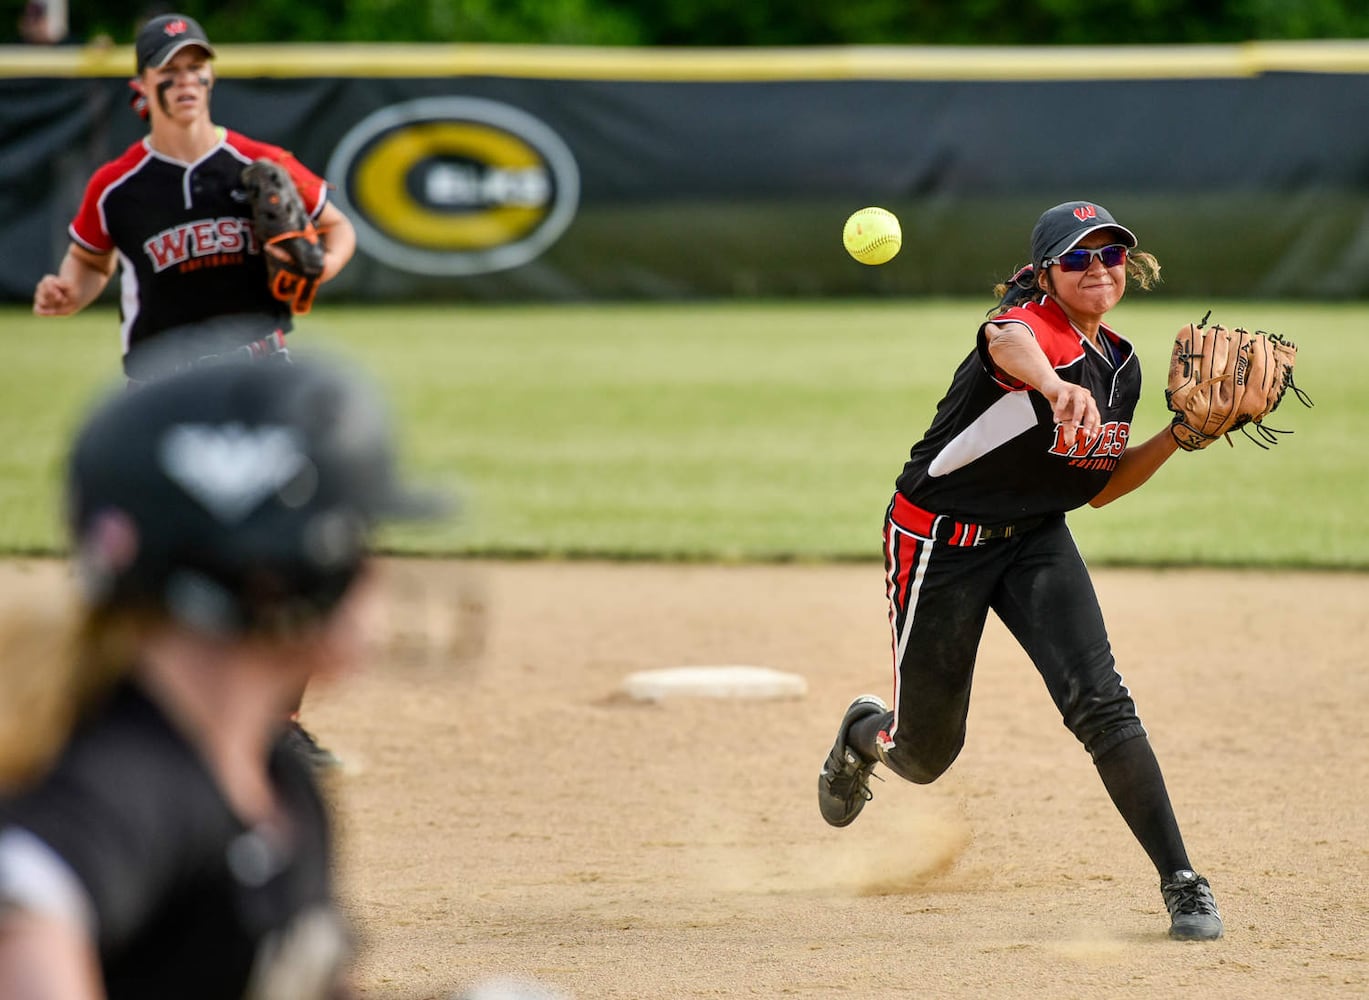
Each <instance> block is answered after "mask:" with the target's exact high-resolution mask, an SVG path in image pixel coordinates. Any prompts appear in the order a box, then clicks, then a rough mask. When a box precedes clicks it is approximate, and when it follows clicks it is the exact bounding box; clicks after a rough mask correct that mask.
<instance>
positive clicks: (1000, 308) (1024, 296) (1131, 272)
mask: <svg viewBox="0 0 1369 1000" xmlns="http://www.w3.org/2000/svg"><path fill="white" fill-rule="evenodd" d="M1028 266H1029V267H1030V265H1028ZM1126 267H1127V277H1128V278H1129V279H1131V280H1132V281H1133V282H1135V284H1136V287H1138V288H1140V289H1141V290H1142V291H1146V292H1148V291H1150V290H1151V289H1152V288H1154V287H1155V286H1156V285H1158V284H1159V283H1160V262H1159V261H1158V260H1157V259H1156V258H1155V255H1154V254H1152V253H1147V252H1146V251H1144V250H1132V251H1131V252H1130V253H1128V254H1127V264H1126ZM1024 270H1026V269H1025V268H1019V269H1018V271H1017V274H1015V275H1013V277H1012V278H1009V279H1008V280H1006V281H1000V282H999V283H998V284H996V285H994V286H993V293H994V294H995V295H997V296H998V305H997V306H996V307H995V308H994V309H991V310H990V311H989V314H990V315H991V316H998V315H1000V314H1002V313H1005V312H1007V311H1008V310H1009V309H1011V308H1013V307H1014V306H1017V305H1021V304H1022V303H1023V302H1025V301H1026V300H1028V299H1034V298H1038V297H1040V296H1041V295H1046V294H1049V293H1048V292H1047V291H1046V290H1045V289H1043V288H1042V287H1041V284H1040V283H1041V280H1042V277H1043V276H1042V275H1039V274H1037V273H1036V271H1035V270H1034V269H1033V270H1032V271H1030V272H1029V273H1030V275H1031V277H1032V279H1033V280H1032V283H1031V284H1030V285H1029V286H1025V287H1024V286H1023V285H1021V284H1019V283H1018V282H1017V281H1015V280H1014V279H1015V278H1017V277H1018V276H1020V275H1021V274H1022V273H1023V271H1024Z"/></svg>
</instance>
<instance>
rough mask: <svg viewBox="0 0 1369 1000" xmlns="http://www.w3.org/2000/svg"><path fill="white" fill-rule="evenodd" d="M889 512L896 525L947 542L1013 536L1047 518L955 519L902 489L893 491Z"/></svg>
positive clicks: (969, 542)
mask: <svg viewBox="0 0 1369 1000" xmlns="http://www.w3.org/2000/svg"><path fill="white" fill-rule="evenodd" d="M889 516H890V517H891V518H892V519H893V522H894V524H895V525H896V526H898V527H900V528H902V529H903V530H904V531H907V532H910V533H912V534H914V535H917V536H918V537H920V538H934V539H936V540H937V541H938V542H945V543H946V544H948V545H961V546H970V545H983V544H984V543H985V542H992V541H998V540H1000V539H1004V538H1012V537H1013V536H1015V535H1020V534H1023V533H1024V532H1028V531H1031V530H1032V529H1033V528H1039V527H1040V526H1041V525H1042V524H1044V523H1045V522H1046V518H1045V517H1024V518H1022V519H1020V520H1017V521H1010V522H1009V521H1002V522H999V523H997V524H971V523H969V522H967V521H957V520H956V519H955V518H953V517H951V516H949V515H947V514H933V513H932V512H931V511H929V510H923V509H922V508H921V507H919V506H917V504H915V503H913V502H912V501H911V500H909V499H908V498H907V497H905V496H904V495H903V494H902V493H897V494H895V495H894V501H893V504H892V505H891V507H890V510H889Z"/></svg>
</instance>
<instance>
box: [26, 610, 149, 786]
mask: <svg viewBox="0 0 1369 1000" xmlns="http://www.w3.org/2000/svg"><path fill="white" fill-rule="evenodd" d="M141 634H142V628H141V627H140V626H139V625H138V623H137V622H136V621H135V620H134V619H132V618H131V617H130V616H128V615H112V614H110V613H108V612H90V611H85V612H82V611H78V610H76V609H75V608H71V609H67V610H61V609H59V608H57V607H56V606H54V605H51V604H49V605H48V606H44V607H38V606H35V607H29V608H22V609H13V610H11V611H10V612H9V613H8V614H7V615H6V617H5V618H4V620H0V791H4V792H13V791H16V790H18V789H20V788H23V787H24V786H26V785H28V784H30V783H32V782H34V781H36V780H38V779H39V778H41V777H42V776H43V775H44V774H45V773H46V771H47V770H48V768H50V767H51V766H52V764H53V763H54V762H55V761H56V758H57V755H58V754H59V753H60V751H61V749H62V747H63V745H64V744H65V743H66V741H67V739H68V738H69V737H70V735H71V731H72V728H73V727H74V726H75V725H76V723H77V722H78V721H79V720H80V719H81V718H82V717H84V716H85V715H86V714H87V713H88V712H90V711H91V710H92V709H93V708H94V707H95V706H97V705H99V704H100V703H101V702H102V701H103V700H104V698H105V697H106V695H108V693H109V691H110V689H111V688H112V687H113V686H114V684H115V682H116V681H117V680H118V679H119V678H120V677H122V676H123V675H124V674H125V673H126V672H127V670H128V667H129V665H130V664H131V663H132V662H133V661H134V659H135V652H134V651H135V649H136V644H137V642H138V637H139V636H140V635H141Z"/></svg>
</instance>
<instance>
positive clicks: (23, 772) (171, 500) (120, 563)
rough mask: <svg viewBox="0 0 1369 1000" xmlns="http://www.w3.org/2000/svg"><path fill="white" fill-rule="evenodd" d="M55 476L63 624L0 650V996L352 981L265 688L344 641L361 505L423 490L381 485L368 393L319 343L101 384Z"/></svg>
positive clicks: (318, 990) (289, 685)
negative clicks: (65, 633) (325, 360)
mask: <svg viewBox="0 0 1369 1000" xmlns="http://www.w3.org/2000/svg"><path fill="white" fill-rule="evenodd" d="M68 473H69V475H68V507H67V513H68V519H69V528H70V533H71V539H72V544H73V547H74V551H75V562H76V569H77V575H78V578H79V582H80V583H81V585H82V593H83V603H82V606H81V607H80V609H79V620H78V621H77V623H76V628H75V629H74V633H75V634H74V636H73V638H72V642H71V644H70V647H69V649H67V655H66V656H64V657H61V658H56V657H54V658H52V660H51V661H50V662H35V660H36V657H35V656H34V655H33V653H32V651H31V649H30V651H29V652H28V653H27V654H24V655H16V649H17V648H19V647H16V646H15V645H14V643H13V642H11V643H10V645H8V646H6V648H5V649H4V651H3V652H2V653H0V666H6V668H7V673H6V676H5V680H4V682H3V683H4V685H5V687H6V688H7V689H6V690H4V691H3V692H0V708H3V712H0V721H2V722H3V725H0V782H2V784H0V787H2V788H3V796H0V996H3V997H14V998H28V997H35V998H39V997H41V998H44V1000H46V998H49V997H52V998H57V997H60V998H64V1000H66V998H98V997H103V996H108V997H111V998H125V997H126V998H133V997H137V998H148V997H194V998H196V1000H207V998H239V997H253V998H265V997H281V998H284V997H289V998H291V1000H317V998H332V997H340V996H345V995H347V993H346V986H345V978H346V977H345V967H346V965H347V961H348V954H349V950H350V947H349V935H348V933H347V931H346V928H345V926H344V923H343V921H342V920H341V919H340V917H339V915H338V913H337V911H336V909H335V907H334V902H333V893H332V884H331V873H330V866H331V864H332V848H331V841H332V838H331V833H330V829H329V822H328V818H327V815H326V812H325V808H324V804H323V802H322V799H321V796H320V793H319V790H318V788H317V786H316V783H315V777H314V774H313V771H312V769H311V768H310V767H309V765H308V763H307V762H306V761H305V760H304V759H303V758H302V757H301V756H300V755H299V754H297V753H295V752H293V751H291V750H289V749H288V741H287V738H286V735H285V734H286V731H287V727H286V724H285V715H284V711H283V710H284V708H285V707H286V706H287V705H288V703H289V702H290V700H291V699H292V698H293V697H294V696H295V695H296V693H297V692H298V691H299V690H300V686H301V685H302V684H303V683H304V682H305V681H307V680H309V679H311V678H317V679H322V678H330V677H334V676H336V675H338V674H339V673H341V672H344V671H346V670H347V669H349V668H350V667H351V666H353V665H354V663H355V661H356V660H357V659H358V658H359V655H360V652H361V644H362V637H363V635H362V633H363V628H362V622H361V615H362V614H363V612H364V610H365V607H366V605H367V604H368V602H369V601H370V600H371V598H372V595H373V592H374V591H373V586H374V585H373V583H372V580H371V571H370V567H371V561H370V559H369V555H368V546H369V539H370V537H371V534H372V532H373V529H374V528H375V527H376V525H377V524H378V523H379V522H380V521H381V520H383V519H388V518H394V517H415V516H430V515H433V514H436V513H438V511H439V509H440V507H441V505H440V504H439V503H437V502H436V501H435V500H434V499H433V498H429V497H422V496H419V495H417V494H413V493H409V492H407V491H405V490H404V489H402V488H401V486H400V485H399V483H398V482H397V478H396V473H395V466H394V451H393V446H392V439H391V436H390V431H389V428H388V423H387V420H386V415H385V412H384V408H383V406H382V403H381V401H380V399H379V398H378V397H377V396H376V395H375V394H374V393H373V392H372V391H371V389H370V388H369V387H368V386H367V385H365V384H364V383H362V382H359V381H358V380H357V379H356V378H355V377H354V376H353V375H351V374H350V373H349V372H346V371H344V370H342V369H340V368H335V367H333V366H331V365H324V364H319V363H316V362H311V363H304V364H294V365H259V364H248V363H242V364H230V365H222V366H217V367H209V368H198V369H193V370H191V371H189V372H185V373H182V374H179V375H173V376H169V377H167V378H165V379H159V380H157V381H155V382H153V383H151V384H150V385H148V386H147V387H145V388H143V389H141V390H139V391H137V392H132V393H129V392H126V391H122V390H121V391H119V392H117V393H115V394H113V395H112V396H111V398H110V399H109V400H108V401H106V402H104V403H103V404H102V405H100V406H99V407H97V408H96V409H95V410H94V411H93V413H92V415H91V416H90V417H89V418H88V419H87V421H86V422H85V424H84V426H83V427H82V428H81V429H80V431H79V433H78V435H77V437H76V440H75V444H74V447H73V449H72V454H71V458H70V463H69V469H68ZM34 628H35V626H34V625H33V624H32V623H30V624H29V629H30V632H32V631H34ZM14 633H15V629H13V628H12V629H11V630H10V636H9V638H10V639H11V640H13V638H14ZM16 661H22V662H16Z"/></svg>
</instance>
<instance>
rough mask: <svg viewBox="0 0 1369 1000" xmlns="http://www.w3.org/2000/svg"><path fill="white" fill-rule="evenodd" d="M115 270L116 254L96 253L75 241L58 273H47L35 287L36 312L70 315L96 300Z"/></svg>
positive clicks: (41, 314)
mask: <svg viewBox="0 0 1369 1000" xmlns="http://www.w3.org/2000/svg"><path fill="white" fill-rule="evenodd" d="M113 273H114V254H112V253H105V254H99V253H93V252H92V251H90V250H87V249H86V248H85V247H83V246H79V245H77V244H75V243H73V244H71V246H69V247H68V248H67V252H66V256H65V257H63V258H62V265H61V267H59V268H58V269H57V273H56V274H45V275H43V277H42V278H41V279H39V281H38V287H37V288H35V289H34V290H33V313H34V315H35V316H70V315H71V314H72V313H76V312H80V311H81V310H82V309H84V308H85V307H86V306H88V305H90V304H91V303H92V302H94V301H95V300H96V299H97V298H98V297H99V295H100V293H101V292H102V291H104V290H105V285H107V284H109V278H110V275H112V274H113Z"/></svg>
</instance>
